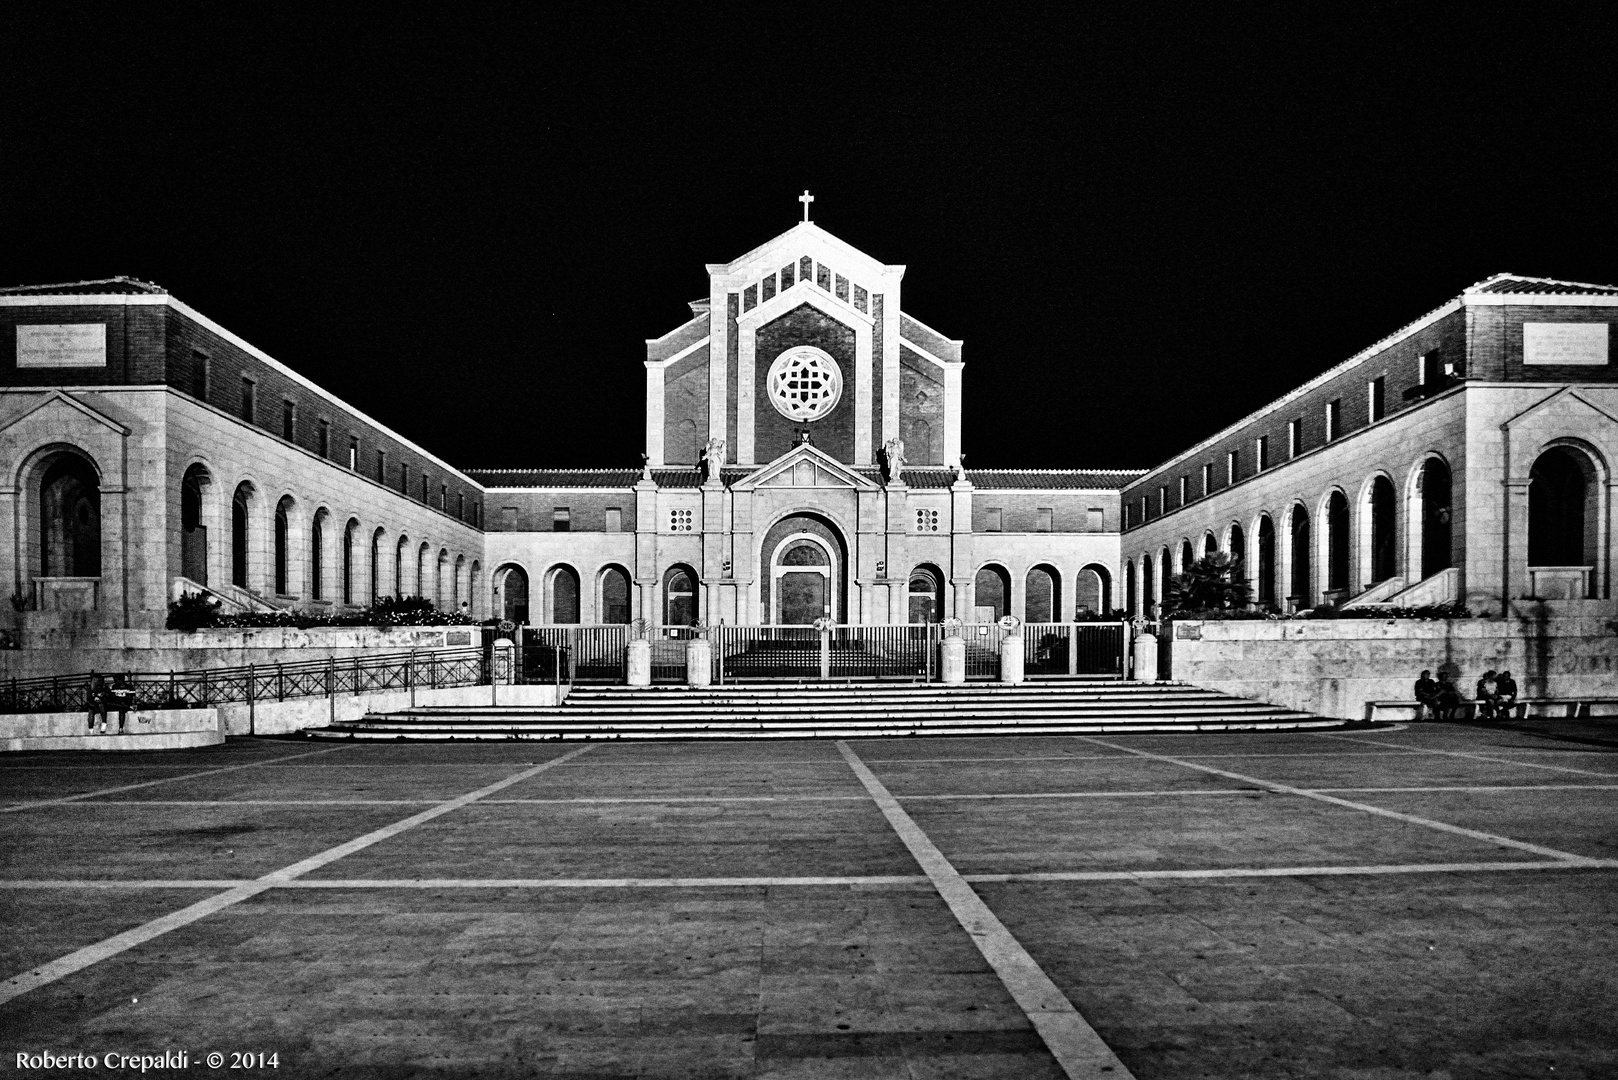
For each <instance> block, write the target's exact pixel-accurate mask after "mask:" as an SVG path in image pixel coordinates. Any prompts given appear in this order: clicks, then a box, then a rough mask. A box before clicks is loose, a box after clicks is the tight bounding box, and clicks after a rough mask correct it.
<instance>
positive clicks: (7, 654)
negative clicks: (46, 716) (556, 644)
mask: <svg viewBox="0 0 1618 1080" xmlns="http://www.w3.org/2000/svg"><path fill="white" fill-rule="evenodd" d="M480 635H481V631H480V630H479V628H478V627H476V626H448V627H444V626H438V627H428V626H409V627H395V628H392V629H388V630H379V629H377V628H376V627H372V626H352V627H335V626H332V627H313V628H311V629H308V630H293V629H284V628H268V629H260V630H198V631H197V632H196V633H194V634H183V633H180V632H179V631H178V630H96V629H83V628H81V629H60V628H58V629H48V630H24V631H22V648H20V649H8V650H4V651H0V678H6V679H28V678H35V677H38V676H44V675H75V674H80V673H83V672H88V671H100V672H103V673H112V672H118V671H127V672H165V671H202V670H205V669H206V670H213V669H216V668H227V667H244V666H246V665H248V664H256V665H260V666H270V667H273V666H274V665H276V664H292V663H298V662H307V661H310V660H324V659H327V658H328V657H337V658H344V657H347V658H352V657H356V656H375V655H379V654H389V653H404V652H409V651H410V650H412V649H421V650H424V651H425V650H428V649H444V648H469V647H472V646H480V645H481V644H482V637H481V636H480Z"/></svg>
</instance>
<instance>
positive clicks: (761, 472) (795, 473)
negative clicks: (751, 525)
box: [731, 445, 881, 491]
mask: <svg viewBox="0 0 1618 1080" xmlns="http://www.w3.org/2000/svg"><path fill="white" fill-rule="evenodd" d="M731 487H732V488H733V489H734V490H737V491H752V490H755V489H758V490H762V489H768V488H839V489H842V490H844V491H848V490H853V491H879V490H881V489H880V487H879V486H878V485H877V484H876V483H874V482H873V481H871V480H870V479H869V478H867V477H864V476H861V475H860V474H859V473H857V472H855V471H854V470H853V469H850V468H849V467H848V466H847V465H844V464H843V463H842V462H840V461H838V460H837V459H836V458H834V457H832V456H831V455H830V454H828V453H826V452H825V451H824V450H817V449H816V448H815V447H813V446H804V445H800V446H794V447H793V448H792V449H791V450H789V451H787V452H786V453H784V454H782V455H781V456H780V457H778V458H776V459H775V460H774V461H772V462H770V463H769V464H768V465H762V466H760V467H759V468H758V469H756V470H754V471H753V472H751V473H749V474H748V475H746V476H744V477H742V479H740V480H738V481H736V483H734V484H732V485H731Z"/></svg>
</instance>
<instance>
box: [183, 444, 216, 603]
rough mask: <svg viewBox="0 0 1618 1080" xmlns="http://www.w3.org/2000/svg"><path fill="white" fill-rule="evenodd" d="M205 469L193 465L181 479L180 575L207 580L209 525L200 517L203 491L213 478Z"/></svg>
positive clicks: (205, 581) (202, 580)
mask: <svg viewBox="0 0 1618 1080" xmlns="http://www.w3.org/2000/svg"><path fill="white" fill-rule="evenodd" d="M212 479H213V478H212V477H211V476H209V475H208V470H207V469H206V468H204V467H203V466H201V465H192V466H191V467H190V468H188V469H186V470H185V476H184V477H182V478H181V480H180V575H181V576H182V577H187V578H190V579H191V580H192V581H194V582H196V583H197V584H198V585H206V584H208V527H207V526H206V525H205V524H203V521H202V499H203V492H204V491H205V490H206V489H207V487H208V486H209V484H210V483H211V482H212Z"/></svg>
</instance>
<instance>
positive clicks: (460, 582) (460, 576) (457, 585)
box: [451, 555, 472, 615]
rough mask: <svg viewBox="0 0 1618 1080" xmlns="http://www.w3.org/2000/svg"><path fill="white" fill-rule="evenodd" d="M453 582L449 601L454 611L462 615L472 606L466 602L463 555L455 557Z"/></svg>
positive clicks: (464, 560) (464, 561)
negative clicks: (451, 602)
mask: <svg viewBox="0 0 1618 1080" xmlns="http://www.w3.org/2000/svg"><path fill="white" fill-rule="evenodd" d="M453 582H454V583H453V585H452V589H453V595H452V596H451V600H452V601H453V602H454V607H455V610H456V611H459V612H461V613H462V614H463V615H464V614H466V612H467V610H469V609H470V608H471V606H472V605H471V603H470V602H469V601H467V600H466V595H467V591H466V556H465V555H457V556H455V577H454V579H453Z"/></svg>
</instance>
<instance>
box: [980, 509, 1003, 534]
mask: <svg viewBox="0 0 1618 1080" xmlns="http://www.w3.org/2000/svg"><path fill="white" fill-rule="evenodd" d="M983 531H984V532H999V531H1000V508H999V507H998V506H991V507H989V508H988V509H987V510H985V511H984V522H983Z"/></svg>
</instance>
